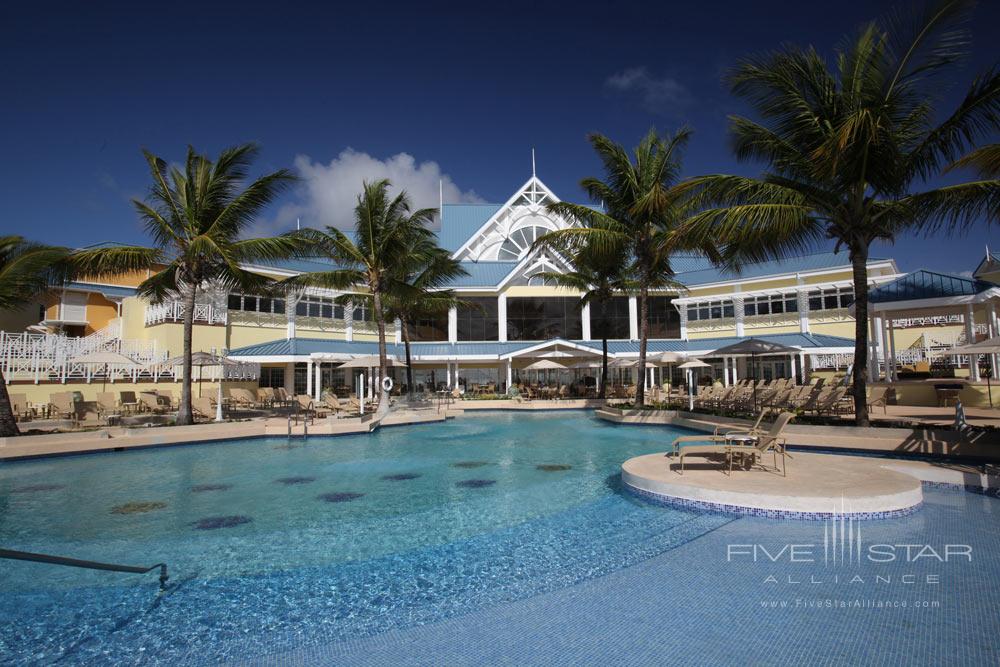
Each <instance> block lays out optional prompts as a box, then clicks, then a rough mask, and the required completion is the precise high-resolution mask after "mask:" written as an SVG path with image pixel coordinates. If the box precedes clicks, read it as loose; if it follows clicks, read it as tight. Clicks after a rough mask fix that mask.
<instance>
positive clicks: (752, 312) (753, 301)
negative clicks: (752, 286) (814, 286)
mask: <svg viewBox="0 0 1000 667" xmlns="http://www.w3.org/2000/svg"><path fill="white" fill-rule="evenodd" d="M798 309H799V298H798V296H797V295H796V294H795V293H792V294H768V295H766V296H748V297H746V298H745V299H743V314H744V315H746V316H747V317H754V316H756V315H780V314H781V313H794V312H797V311H798Z"/></svg>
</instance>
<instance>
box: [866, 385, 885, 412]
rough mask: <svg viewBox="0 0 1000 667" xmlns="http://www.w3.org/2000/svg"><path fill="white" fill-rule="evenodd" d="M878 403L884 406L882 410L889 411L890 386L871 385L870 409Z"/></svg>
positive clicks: (869, 391)
mask: <svg viewBox="0 0 1000 667" xmlns="http://www.w3.org/2000/svg"><path fill="white" fill-rule="evenodd" d="M876 405H881V406H882V412H883V413H885V414H888V413H889V388H888V387H871V388H869V390H868V409H869V410H871V409H872V408H873V407H875V406H876Z"/></svg>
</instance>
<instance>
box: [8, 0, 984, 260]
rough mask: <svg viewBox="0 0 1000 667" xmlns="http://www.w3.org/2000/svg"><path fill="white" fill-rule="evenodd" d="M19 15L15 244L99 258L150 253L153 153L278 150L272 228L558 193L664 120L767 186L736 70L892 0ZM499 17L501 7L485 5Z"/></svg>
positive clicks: (11, 13)
mask: <svg viewBox="0 0 1000 667" xmlns="http://www.w3.org/2000/svg"><path fill="white" fill-rule="evenodd" d="M478 4H479V3H468V2H456V3H438V2H432V1H428V2H422V3H401V4H398V5H394V4H393V3H391V2H380V3H371V4H370V3H314V4H302V5H299V4H297V3H295V2H285V3H274V2H271V3H266V4H264V3H261V4H255V3H254V2H249V1H248V2H241V3H233V4H228V3H225V2H217V3H209V2H199V3H192V4H187V3H185V2H182V1H177V2H172V3H169V11H164V7H166V6H165V5H162V4H160V3H147V2H127V3H125V2H123V3H117V4H116V3H101V2H97V3H81V2H74V3H66V4H59V3H54V2H46V3H24V2H21V3H5V5H4V7H3V8H2V9H0V55H2V61H3V62H4V63H5V66H4V67H3V68H0V100H2V103H0V151H2V153H0V155H2V159H0V233H2V234H21V235H23V236H26V237H28V238H31V239H33V240H37V241H41V242H45V243H53V244H60V245H71V246H84V245H87V244H90V243H95V242H98V241H106V240H113V241H120V242H125V243H145V242H147V241H148V239H147V237H146V235H145V233H144V231H143V229H142V228H141V226H140V224H139V222H138V219H137V216H136V213H135V210H134V208H133V207H132V204H131V203H130V200H131V199H132V198H135V197H140V198H141V197H143V196H144V194H145V191H146V189H147V187H148V183H149V174H148V171H147V168H146V164H145V162H144V160H143V158H142V154H141V152H140V151H141V149H142V148H147V149H149V150H151V151H152V152H154V153H155V154H157V155H159V156H161V157H163V158H165V159H167V160H168V161H178V160H181V159H182V158H183V156H184V154H185V151H186V147H187V146H188V145H189V144H190V145H193V146H194V147H195V148H196V149H197V150H199V151H201V152H205V153H208V154H210V155H211V154H216V153H217V152H218V151H220V150H221V149H223V148H225V147H226V146H230V145H234V144H239V143H243V142H247V141H254V142H257V143H258V144H259V145H260V147H261V152H260V157H259V159H258V162H257V163H256V165H255V173H264V172H267V171H273V170H275V169H278V168H282V167H288V168H292V169H294V170H296V171H297V172H298V173H299V175H300V176H301V177H302V181H301V183H300V185H299V186H297V187H296V188H295V190H294V191H292V192H289V193H287V194H286V195H285V196H283V197H282V199H281V200H280V201H278V202H276V203H275V204H274V205H273V206H272V207H270V208H269V209H268V210H267V211H265V213H264V215H263V216H262V218H261V219H260V220H259V221H258V222H257V223H256V224H255V227H254V230H253V231H254V233H257V234H271V233H278V232H283V231H288V230H289V229H292V228H294V226H295V221H296V218H298V219H301V222H302V224H303V225H309V226H317V227H318V226H322V225H327V224H332V225H336V226H341V227H345V226H347V225H348V224H349V222H350V208H351V207H352V205H353V200H354V197H355V195H356V193H357V191H358V190H359V189H360V183H361V180H362V179H363V178H369V179H371V178H376V177H388V178H390V180H392V181H393V183H394V184H395V185H397V186H399V187H405V188H406V189H407V190H408V191H409V192H410V193H411V195H412V196H413V198H414V199H415V200H416V204H417V205H420V206H436V205H437V200H438V183H439V181H442V180H443V181H444V190H445V201H446V202H449V203H450V202H461V201H467V202H476V201H490V202H503V201H505V200H506V199H507V198H509V197H510V195H511V194H513V192H514V190H515V189H516V188H517V187H519V186H520V185H521V184H522V183H523V182H524V181H525V180H527V178H528V177H529V176H530V175H531V150H532V149H534V150H535V154H536V164H537V173H538V176H539V178H541V180H542V181H543V182H545V183H546V184H547V185H548V186H549V187H550V188H551V189H552V190H553V191H554V192H555V193H556V195H557V196H559V197H560V198H562V199H567V200H574V201H584V200H585V199H584V195H583V193H582V191H581V190H580V188H579V186H578V183H579V181H580V179H581V178H583V177H585V176H590V175H598V174H599V173H600V164H599V163H598V161H597V159H596V158H595V157H594V154H593V152H592V150H591V148H590V146H589V145H588V143H587V141H586V137H587V135H588V133H591V132H601V133H603V134H606V135H608V136H610V137H611V138H613V139H615V140H616V141H619V142H621V143H623V144H625V145H627V146H633V145H634V144H635V143H637V142H638V140H639V139H640V138H641V136H642V135H643V134H644V133H645V132H646V131H648V130H649V128H651V127H656V128H657V129H658V130H661V131H674V130H676V129H677V128H679V127H681V126H684V125H687V126H689V127H690V128H692V130H693V132H694V135H693V137H692V140H691V143H690V145H689V147H688V150H687V153H686V155H685V162H684V174H685V176H695V175H699V174H705V173H737V174H748V175H752V174H757V173H759V172H760V170H761V165H759V164H753V163H738V162H737V161H736V160H735V159H734V158H733V156H732V154H731V150H730V146H729V141H728V135H727V125H728V122H727V116H728V115H729V114H731V113H739V112H745V111H746V109H745V108H744V107H743V105H742V104H741V102H740V101H739V100H737V99H735V98H734V97H733V96H732V95H731V94H730V93H729V92H728V91H727V90H726V89H725V87H724V85H723V83H722V77H723V75H724V73H725V72H726V71H727V69H728V68H730V67H732V66H733V65H734V64H735V63H736V62H737V61H738V60H739V59H740V58H742V57H745V56H749V55H753V54H759V53H761V52H765V51H768V50H772V49H775V48H777V47H778V46H779V45H780V44H782V43H785V42H791V43H795V44H800V45H809V44H812V45H814V46H816V48H817V49H819V50H820V51H821V52H823V53H827V54H829V53H831V52H832V50H833V48H834V46H835V45H836V44H837V43H838V42H839V41H840V40H841V39H842V37H843V36H844V35H845V34H847V33H849V32H851V31H852V30H854V29H855V28H856V27H857V26H858V25H859V24H861V23H862V22H864V21H866V20H869V19H871V18H873V17H875V16H877V15H878V14H879V13H881V12H883V11H885V10H886V9H888V8H889V7H891V6H892V5H891V4H890V3H888V2H880V1H867V2H862V1H858V0H840V1H838V2H835V3H834V2H819V1H817V2H791V1H784V2H779V1H776V0H756V1H755V2H746V0H738V1H729V0H716V1H715V2H685V3H676V2H660V3H648V4H646V3H636V4H631V3H624V2H619V3H608V2H602V3H590V2H584V1H581V2H573V3H562V4H556V3H547V2H542V1H538V0H536V1H535V2H526V3H522V2H503V3H489V5H488V6H482V7H481V6H477V5H478ZM484 4H485V3H484ZM998 26H1000V2H995V1H988V2H984V3H983V4H982V5H981V6H980V7H979V8H978V10H977V13H976V15H975V20H974V22H973V23H972V24H971V28H972V32H973V38H974V46H973V52H972V56H971V57H970V59H969V61H968V62H967V64H966V65H965V68H964V69H963V70H962V71H961V72H960V73H959V75H958V76H957V77H956V85H955V86H954V87H953V88H943V89H941V91H940V96H941V108H943V109H950V108H951V107H953V106H954V105H955V104H956V103H957V100H958V99H960V97H961V95H962V94H963V92H964V91H963V86H962V84H964V85H966V86H967V85H968V82H970V81H971V80H972V78H973V76H974V75H975V74H976V73H978V72H981V71H983V70H985V69H987V68H989V67H990V66H992V65H993V64H994V63H996V62H997V61H1000V49H998V47H997V43H998V39H997V38H998V36H1000V35H998V33H1000V28H998ZM987 243H988V244H990V246H991V247H995V248H997V249H998V250H1000V230H998V228H997V226H996V225H995V224H994V225H993V226H992V227H989V226H987V225H986V223H985V222H983V223H982V224H980V225H978V226H977V227H975V228H974V229H972V230H971V231H969V232H968V233H966V234H964V235H963V234H938V235H936V236H934V237H932V238H930V239H928V238H923V237H913V236H906V237H903V238H900V239H899V240H898V241H897V242H896V244H895V245H894V246H890V247H886V246H884V245H880V246H877V247H875V248H874V249H873V252H872V255H873V256H876V257H893V258H895V259H896V260H897V262H898V263H899V265H900V268H901V269H902V270H912V269H916V268H927V269H932V270H938V271H945V272H952V273H961V272H965V271H970V270H971V269H973V268H975V265H976V263H977V262H978V261H979V259H980V258H981V257H982V256H983V254H984V253H985V245H986V244H987Z"/></svg>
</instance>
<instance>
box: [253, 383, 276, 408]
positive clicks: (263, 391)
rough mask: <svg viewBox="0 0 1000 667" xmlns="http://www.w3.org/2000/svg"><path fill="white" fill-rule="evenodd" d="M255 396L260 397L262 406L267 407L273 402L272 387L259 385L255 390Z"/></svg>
mask: <svg viewBox="0 0 1000 667" xmlns="http://www.w3.org/2000/svg"><path fill="white" fill-rule="evenodd" d="M257 397H258V398H259V399H260V402H261V404H262V405H263V406H264V407H268V406H270V405H271V404H272V403H274V399H275V395H274V389H273V388H272V387H260V388H259V389H258V390H257Z"/></svg>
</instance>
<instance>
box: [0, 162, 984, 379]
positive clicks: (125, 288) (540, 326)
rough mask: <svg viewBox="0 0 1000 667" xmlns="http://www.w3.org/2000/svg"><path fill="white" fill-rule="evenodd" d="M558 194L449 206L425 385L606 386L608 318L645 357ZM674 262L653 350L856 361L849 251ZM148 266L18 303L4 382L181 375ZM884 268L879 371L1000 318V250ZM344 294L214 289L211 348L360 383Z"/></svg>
mask: <svg viewBox="0 0 1000 667" xmlns="http://www.w3.org/2000/svg"><path fill="white" fill-rule="evenodd" d="M555 201H558V198H557V196H556V194H555V193H553V192H552V191H551V190H550V189H549V188H548V187H546V186H545V184H544V183H543V182H542V181H541V180H540V179H538V178H537V177H535V176H532V177H531V178H530V179H529V180H528V181H527V182H526V183H525V184H524V185H523V186H521V187H520V188H518V189H517V190H516V191H515V192H514V193H513V195H512V196H511V197H510V198H509V199H508V200H507V201H506V202H503V203H500V204H443V205H442V206H441V209H440V230H439V232H438V234H439V240H440V244H441V246H442V247H444V248H445V249H447V250H448V251H450V252H451V253H452V256H453V257H454V258H456V259H458V260H460V262H461V265H462V267H463V268H464V269H465V271H466V273H467V275H465V276H462V277H460V278H458V279H456V280H455V281H454V282H453V284H452V285H450V287H452V288H453V289H454V290H456V291H457V292H458V293H459V294H460V295H461V296H462V297H463V299H464V300H465V301H467V302H468V306H465V307H460V308H455V309H452V310H451V312H449V313H447V315H442V316H441V317H439V318H433V319H428V320H425V321H421V322H418V323H417V325H416V327H415V328H414V329H413V330H412V331H410V336H411V339H412V341H413V344H412V364H413V370H414V382H415V384H417V385H418V386H419V387H420V388H422V389H425V390H431V389H433V390H439V389H444V388H452V387H455V386H460V387H469V386H471V385H477V386H484V387H485V386H488V387H490V388H492V389H493V391H495V392H496V393H503V392H504V391H506V389H507V387H509V386H511V385H513V384H515V383H517V382H519V381H520V380H522V379H524V378H525V377H531V378H532V379H535V378H537V377H538V375H537V374H534V373H530V372H529V373H530V374H529V375H525V370H524V369H525V367H526V366H528V365H529V364H531V363H532V362H533V361H537V360H538V359H539V358H545V357H555V358H559V357H573V358H574V361H579V360H580V359H583V360H584V362H587V360H590V363H582V364H578V365H577V368H574V369H572V370H571V371H569V373H570V376H571V377H568V378H567V379H564V380H561V381H563V382H573V383H579V384H580V385H583V386H593V385H594V383H595V382H596V381H597V377H598V375H599V372H598V371H597V369H596V368H595V367H594V363H593V362H596V361H598V360H599V359H600V355H601V335H602V328H604V329H606V332H607V337H608V338H609V339H610V342H609V352H610V355H611V357H612V358H613V359H621V358H625V359H628V358H636V357H638V353H639V343H638V339H639V321H638V319H639V318H638V311H639V308H638V303H637V298H636V297H634V296H624V295H623V296H621V297H617V298H615V299H614V300H613V301H612V302H611V303H610V304H609V306H608V308H607V312H606V315H605V317H604V318H603V322H602V318H601V316H600V313H598V312H596V310H597V309H596V308H594V307H590V306H584V307H582V308H581V307H580V303H579V301H580V294H579V293H577V292H574V291H572V290H569V289H566V288H561V287H556V286H553V285H551V284H547V283H546V281H545V280H544V279H543V277H542V276H540V275H539V274H540V273H542V272H553V271H556V272H558V271H565V270H567V269H569V268H570V266H569V263H568V261H567V260H566V258H564V257H561V256H560V255H559V254H558V253H555V252H552V251H550V250H538V249H534V250H533V249H532V243H533V242H534V240H535V239H537V238H538V237H539V236H541V235H542V234H544V233H546V232H548V231H550V230H555V229H561V228H565V227H567V226H568V225H569V224H571V223H570V222H569V221H567V220H565V219H563V218H561V217H560V216H558V215H553V214H551V213H549V212H548V211H547V210H546V204H548V203H551V202H555ZM246 268H248V269H250V270H253V271H255V272H259V273H261V274H265V275H268V276H272V277H274V278H277V279H283V278H287V277H290V276H293V275H296V274H299V273H302V272H308V271H313V270H328V269H329V268H330V265H329V264H328V263H326V262H324V261H322V260H290V261H283V262H276V263H271V264H266V265H255V266H248V267H246ZM674 269H675V271H676V279H677V280H678V281H679V282H680V283H682V284H683V285H684V286H685V288H686V289H684V290H680V291H676V290H675V291H664V292H659V293H656V294H654V295H653V296H652V297H651V298H650V303H649V311H650V341H649V352H650V354H656V353H661V352H668V351H670V352H677V353H680V354H682V355H685V356H689V357H697V358H701V359H703V360H704V361H706V362H707V363H709V364H711V369H705V372H704V373H702V378H703V379H705V378H713V379H715V380H718V381H720V382H722V383H724V384H728V383H731V382H734V381H736V380H738V379H740V378H743V377H746V375H747V373H748V368H747V360H746V359H743V358H721V357H712V356H711V352H712V351H713V350H715V349H718V348H721V347H723V346H726V345H729V344H731V343H734V342H737V341H739V340H741V339H745V338H750V337H756V338H763V339H766V340H768V341H772V342H776V343H781V344H783V345H786V346H789V347H791V348H794V349H796V350H797V351H798V352H797V353H796V354H790V355H788V356H777V357H767V358H762V359H760V360H758V361H759V362H760V366H761V375H762V376H763V377H764V378H772V377H796V378H797V379H799V380H800V381H802V380H806V379H808V378H809V377H810V376H812V375H814V374H817V373H834V372H843V371H845V370H846V369H847V368H848V367H849V366H850V364H851V362H852V359H853V346H854V341H853V337H854V327H855V323H854V318H853V313H852V310H851V305H852V302H853V288H852V279H851V275H852V274H851V267H850V264H849V260H848V258H847V255H846V254H845V253H829V252H827V253H818V254H811V255H805V256H801V257H796V258H793V259H790V260H787V261H781V262H764V263H759V264H752V265H749V266H746V267H745V268H744V270H743V271H742V272H741V273H739V274H732V273H725V272H723V271H720V270H719V269H718V268H715V267H713V266H712V265H711V263H710V262H708V260H706V259H704V258H701V257H693V256H692V257H677V258H675V260H674ZM145 277H146V276H145V274H134V275H124V276H120V277H118V278H116V279H114V280H110V281H109V280H105V281H81V282H73V283H70V284H67V285H66V286H65V287H64V288H63V289H61V290H60V291H59V292H58V294H57V295H56V296H55V297H53V298H51V299H50V300H49V301H47V302H46V303H43V304H39V306H38V308H37V309H29V311H26V312H24V313H18V314H10V315H8V318H7V322H5V326H4V327H3V328H4V329H5V331H3V332H2V333H0V353H2V357H0V366H2V370H3V373H4V377H5V378H6V380H7V381H8V382H10V383H15V384H24V385H45V384H51V383H73V384H79V385H81V386H80V387H79V388H80V390H81V391H86V390H85V389H84V387H86V386H87V385H91V384H93V382H94V381H95V380H97V381H98V382H101V381H103V380H105V379H106V380H107V381H110V382H129V383H139V384H141V383H145V382H164V381H171V380H174V379H176V373H177V372H178V369H177V368H176V367H173V366H168V365H165V364H164V362H165V361H167V359H168V358H170V357H176V355H179V354H180V353H181V351H182V344H181V340H182V338H181V329H182V325H181V318H182V314H183V306H182V304H181V303H180V302H179V301H167V302H164V303H161V304H151V303H147V302H146V301H144V300H143V299H141V298H139V297H138V296H136V286H137V285H138V284H139V283H141V282H142V280H143V279H144V278H145ZM868 277H869V282H870V285H871V287H872V288H873V289H874V291H873V292H872V295H871V301H872V303H873V312H874V316H873V317H872V319H871V322H870V332H871V336H870V338H871V344H872V349H871V355H870V356H871V358H872V362H871V369H870V370H871V372H872V375H873V376H879V375H884V376H886V377H887V378H888V379H890V380H893V379H897V378H899V377H900V375H901V374H904V375H905V373H906V372H907V371H910V372H915V373H920V372H926V371H928V370H929V369H930V366H931V363H932V361H935V360H937V357H936V356H935V354H934V353H935V352H936V351H940V350H944V349H947V348H950V347H953V346H955V345H957V344H961V343H964V342H966V341H971V340H979V339H983V338H986V337H987V336H989V335H993V334H995V333H996V332H997V330H998V328H997V317H996V306H995V304H996V301H997V299H998V297H1000V287H998V286H997V285H996V284H994V283H993V282H992V281H993V280H1000V261H998V260H997V258H996V257H994V256H992V255H990V256H989V257H987V259H985V260H984V261H983V262H982V263H981V264H980V266H979V267H978V268H977V269H976V271H975V276H974V277H973V278H962V277H958V276H946V275H942V274H937V273H932V272H928V271H917V272H915V273H911V274H905V275H904V274H901V273H900V271H899V268H898V267H897V265H896V263H895V262H894V261H893V260H892V259H889V258H873V259H871V260H869V262H868ZM338 296H341V294H340V293H337V292H333V291H329V290H323V289H307V290H304V291H302V292H300V293H297V294H294V295H288V296H286V297H285V298H269V297H263V296H260V295H254V294H232V293H226V292H223V291H212V290H208V291H207V292H206V295H205V296H204V297H203V298H200V299H199V302H198V304H197V305H196V307H195V313H194V321H195V333H194V342H195V349H197V350H204V351H215V352H222V351H228V354H229V356H230V357H231V358H232V359H234V360H237V361H240V362H244V364H245V365H243V366H241V367H235V368H233V369H227V370H226V371H225V372H226V374H227V376H228V377H230V378H231V379H242V380H244V381H248V382H251V381H252V382H256V383H258V384H259V385H261V386H283V387H285V388H286V389H287V390H288V391H291V392H294V393H296V394H302V393H308V394H312V395H316V396H319V395H320V392H322V391H324V390H327V389H330V390H334V391H338V392H347V391H351V390H352V389H353V388H355V387H357V374H358V373H361V372H363V371H361V370H357V369H355V370H353V371H345V370H342V369H339V368H338V366H339V362H342V361H345V360H347V359H349V358H352V357H355V356H358V355H367V354H373V353H375V352H376V351H377V335H376V331H375V327H374V323H373V322H372V314H371V313H370V312H368V311H367V310H366V309H365V308H364V307H363V306H361V305H354V306H352V305H348V306H346V307H345V306H342V305H339V304H338V303H336V302H335V298H336V297H338ZM388 336H389V341H388V342H389V348H390V349H389V352H390V354H392V355H394V356H396V357H397V358H399V359H403V358H404V356H405V353H404V346H403V344H402V335H401V331H400V327H399V326H398V323H395V324H393V325H391V326H390V327H389V329H388ZM102 349H113V350H115V351H119V352H121V353H122V354H124V355H126V356H128V357H130V358H132V359H133V360H135V362H137V363H136V364H135V365H132V366H130V367H121V368H117V367H115V366H114V365H113V364H112V365H110V366H107V367H104V366H100V365H97V366H96V367H95V365H94V364H86V363H78V362H74V361H73V359H74V358H76V357H79V356H81V355H83V354H85V353H87V352H90V351H94V350H102ZM940 363H948V364H955V363H957V364H960V365H961V364H965V366H966V367H964V368H959V369H958V370H957V374H958V375H960V376H962V375H971V376H972V379H977V378H978V377H979V374H980V371H979V370H978V368H976V367H975V364H973V368H972V369H971V370H970V369H968V368H967V364H968V361H967V360H966V359H963V358H961V357H957V358H954V359H950V358H942V359H941V360H940ZM215 372H218V371H215ZM671 372H672V368H670V367H655V368H650V369H647V373H646V375H645V376H644V377H642V378H641V379H640V378H639V377H637V375H636V372H635V370H634V369H629V368H625V369H617V370H616V371H615V380H616V381H617V382H622V381H624V382H637V381H643V382H645V383H647V384H650V383H661V382H668V381H670V380H671V377H670V374H671ZM674 372H676V371H674ZM347 373H351V374H352V376H351V377H348V376H347ZM394 375H395V381H396V384H397V385H398V384H400V383H401V382H402V381H403V378H404V377H405V373H403V372H402V371H401V370H400V369H395V370H394ZM542 377H543V378H544V377H545V376H544V374H543V376H542ZM208 379H209V380H212V379H215V376H214V375H213V376H211V377H208ZM674 379H675V380H677V379H679V377H677V378H674ZM18 391H20V389H19V390H18Z"/></svg>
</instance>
